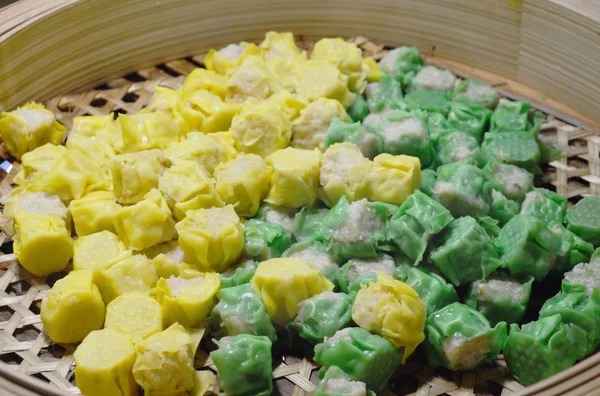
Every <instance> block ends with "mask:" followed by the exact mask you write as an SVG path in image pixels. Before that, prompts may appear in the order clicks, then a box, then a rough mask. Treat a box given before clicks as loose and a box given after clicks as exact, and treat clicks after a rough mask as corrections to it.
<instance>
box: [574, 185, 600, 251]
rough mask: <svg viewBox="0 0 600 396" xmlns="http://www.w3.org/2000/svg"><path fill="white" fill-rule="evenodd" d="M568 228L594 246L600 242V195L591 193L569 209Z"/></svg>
mask: <svg viewBox="0 0 600 396" xmlns="http://www.w3.org/2000/svg"><path fill="white" fill-rule="evenodd" d="M565 223H566V224H567V229H568V230H569V231H571V232H573V233H574V234H575V235H577V236H579V237H580V238H581V239H583V240H584V241H587V242H589V243H591V244H593V245H594V246H597V245H598V244H600V197H599V196H596V195H590V196H587V197H585V198H583V199H582V200H581V201H579V202H577V203H576V204H575V205H574V206H573V207H572V208H570V209H569V210H567V214H566V216H565Z"/></svg>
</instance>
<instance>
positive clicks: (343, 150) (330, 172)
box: [319, 143, 373, 207]
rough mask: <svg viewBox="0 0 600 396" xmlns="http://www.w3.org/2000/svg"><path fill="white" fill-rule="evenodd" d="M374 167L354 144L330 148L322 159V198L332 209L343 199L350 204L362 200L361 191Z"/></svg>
mask: <svg viewBox="0 0 600 396" xmlns="http://www.w3.org/2000/svg"><path fill="white" fill-rule="evenodd" d="M372 165H373V164H372V162H371V161H369V160H368V159H367V158H365V157H364V156H363V155H362V153H361V151H360V149H359V148H358V146H357V145H355V144H353V143H336V144H333V145H331V146H329V147H328V148H327V150H325V153H323V157H322V158H321V172H320V186H321V187H320V191H319V195H320V198H321V199H322V200H323V201H324V202H325V203H326V204H327V205H328V206H330V207H331V206H333V205H335V204H336V203H337V201H339V199H340V198H341V197H346V199H348V201H350V202H352V201H356V200H358V199H360V198H359V197H358V192H359V189H360V188H361V184H362V183H363V179H364V178H365V177H366V175H367V174H368V173H369V172H370V168H371V166H372Z"/></svg>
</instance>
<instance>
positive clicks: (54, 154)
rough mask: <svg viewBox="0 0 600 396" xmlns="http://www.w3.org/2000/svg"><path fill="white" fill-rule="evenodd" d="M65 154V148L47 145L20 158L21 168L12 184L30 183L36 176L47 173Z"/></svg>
mask: <svg viewBox="0 0 600 396" xmlns="http://www.w3.org/2000/svg"><path fill="white" fill-rule="evenodd" d="M66 153H67V148H66V147H65V146H57V145H55V144H51V143H47V144H44V145H43V146H40V147H38V148H36V149H34V150H32V151H30V152H28V153H25V154H23V157H21V166H20V167H19V171H18V172H17V174H16V176H15V178H14V180H13V181H14V183H15V184H18V185H23V184H25V183H27V182H30V181H32V180H33V179H34V178H35V176H36V175H38V174H43V173H47V172H49V171H50V169H52V167H53V166H54V165H55V164H56V162H57V161H58V160H59V159H60V158H61V157H62V156H64V155H65V154H66Z"/></svg>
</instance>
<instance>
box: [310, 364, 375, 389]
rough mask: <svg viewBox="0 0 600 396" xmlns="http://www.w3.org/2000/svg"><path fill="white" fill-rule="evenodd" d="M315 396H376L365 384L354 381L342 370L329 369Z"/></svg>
mask: <svg viewBox="0 0 600 396" xmlns="http://www.w3.org/2000/svg"><path fill="white" fill-rule="evenodd" d="M315 396H376V395H375V392H373V391H370V390H368V389H367V385H366V384H365V383H364V382H360V381H352V378H350V377H349V376H348V374H346V373H345V372H344V370H342V369H341V368H339V367H337V366H333V367H329V368H328V369H327V371H326V372H325V376H324V377H323V379H322V380H321V382H319V385H318V386H317V389H315Z"/></svg>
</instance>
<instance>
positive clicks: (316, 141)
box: [290, 98, 350, 151]
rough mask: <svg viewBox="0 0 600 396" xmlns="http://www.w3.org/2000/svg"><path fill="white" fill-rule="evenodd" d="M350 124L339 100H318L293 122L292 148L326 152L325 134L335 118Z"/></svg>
mask: <svg viewBox="0 0 600 396" xmlns="http://www.w3.org/2000/svg"><path fill="white" fill-rule="evenodd" d="M336 117H337V118H339V119H340V120H342V121H346V122H349V121H350V117H348V113H346V110H345V109H344V106H342V104H341V103H340V102H338V101H337V100H333V99H326V98H322V99H317V100H315V101H314V102H312V103H310V104H309V105H308V106H307V107H306V108H305V109H303V110H302V111H301V112H300V117H298V118H297V119H296V120H294V122H292V141H291V143H290V145H291V146H292V147H296V148H301V149H307V150H312V149H315V148H316V149H319V150H321V151H325V133H326V132H327V129H328V128H329V124H331V121H332V120H333V119H334V118H336Z"/></svg>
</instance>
